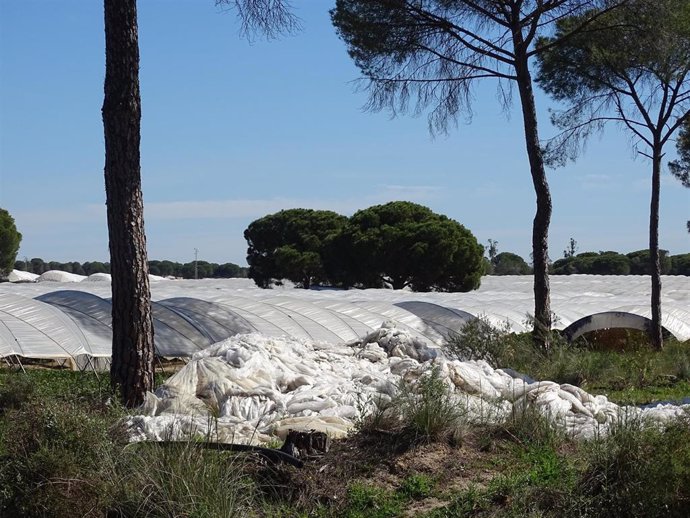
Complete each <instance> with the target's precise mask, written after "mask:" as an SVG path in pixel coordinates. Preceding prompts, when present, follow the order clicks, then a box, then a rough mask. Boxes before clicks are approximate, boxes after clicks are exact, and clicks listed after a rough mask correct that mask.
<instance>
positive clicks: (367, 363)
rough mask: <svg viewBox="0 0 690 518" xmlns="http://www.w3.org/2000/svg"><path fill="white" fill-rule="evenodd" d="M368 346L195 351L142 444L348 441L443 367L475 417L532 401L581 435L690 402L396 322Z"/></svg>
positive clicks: (160, 402)
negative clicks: (624, 394) (496, 359)
mask: <svg viewBox="0 0 690 518" xmlns="http://www.w3.org/2000/svg"><path fill="white" fill-rule="evenodd" d="M360 342H361V343H363V344H364V345H363V347H361V348H360V347H353V346H352V345H347V344H341V345H335V344H328V343H319V342H314V341H309V340H299V339H294V338H275V337H273V338H272V337H267V336H263V335H259V334H249V335H237V336H235V337H233V338H230V339H228V340H225V341H223V342H220V343H217V344H214V345H213V346H211V347H209V348H208V349H205V350H204V351H201V352H199V353H197V354H195V355H194V356H193V357H192V360H191V361H190V362H189V363H188V364H187V365H186V366H185V367H184V368H183V369H182V370H181V371H179V372H178V373H177V374H175V375H174V376H172V377H171V378H170V379H169V380H168V381H167V382H166V384H165V385H163V386H162V387H160V388H159V389H158V390H157V391H156V392H155V394H153V393H149V394H148V395H147V398H146V402H145V404H144V406H143V407H142V409H141V414H140V415H137V416H133V417H130V418H129V419H128V420H127V426H128V429H129V433H130V436H131V438H132V440H135V441H136V440H171V439H190V438H193V437H196V436H203V437H211V438H212V440H218V441H221V442H236V443H237V442H239V443H254V444H260V443H266V442H269V441H271V440H273V439H275V438H276V437H279V438H281V439H284V437H285V435H286V433H287V431H288V430H289V429H293V430H305V431H308V430H319V431H323V432H326V433H328V434H329V435H331V436H333V437H342V436H343V435H344V434H346V433H347V432H348V431H349V430H350V429H351V428H352V427H353V426H354V422H355V421H356V420H357V419H358V418H361V417H362V415H363V413H367V412H372V411H374V409H375V408H376V407H379V408H381V407H382V406H385V405H387V404H389V403H391V401H393V400H394V399H393V398H395V396H396V393H397V392H398V390H399V387H400V384H401V382H402V381H403V380H404V381H405V382H407V383H411V384H414V383H416V382H417V381H418V380H419V379H420V378H421V377H422V376H424V375H426V374H428V373H429V372H430V371H431V370H432V368H433V367H435V368H436V369H438V373H439V375H440V376H441V378H442V379H443V380H444V381H445V383H446V385H447V387H448V390H449V391H450V392H451V393H452V395H453V397H454V398H455V399H456V400H457V403H458V405H461V406H463V407H464V408H466V409H467V416H468V419H469V420H470V421H483V422H496V421H501V420H504V419H506V418H508V417H509V416H510V415H511V412H513V411H517V412H519V411H522V410H523V409H524V408H525V407H526V406H528V405H529V406H532V407H534V408H536V409H537V410H538V411H539V412H540V413H542V414H543V415H544V416H546V417H548V418H549V419H551V420H553V422H554V423H555V424H556V425H558V426H562V427H563V428H564V429H565V430H566V431H567V433H569V434H571V435H572V436H574V437H580V438H589V437H593V436H594V435H595V434H605V433H606V432H607V430H608V428H609V427H610V426H611V425H614V424H616V423H617V422H618V421H619V419H621V418H630V417H640V418H651V419H656V420H662V421H663V420H666V419H670V418H672V417H675V416H678V415H680V414H681V413H682V412H683V411H684V410H685V409H687V410H690V405H684V406H682V405H678V406H675V405H660V406H657V407H654V408H647V409H640V408H637V407H620V406H618V405H616V404H614V403H611V402H610V401H608V399H607V398H606V397H605V396H594V395H591V394H588V393H586V392H585V391H583V390H582V389H580V388H578V387H575V386H572V385H559V384H557V383H553V382H549V381H543V382H536V381H534V380H531V379H529V378H528V377H526V376H523V375H520V374H518V373H516V372H513V371H511V370H509V369H506V370H502V369H497V370H495V369H493V368H492V367H491V366H490V365H489V364H487V363H486V362H483V361H473V362H460V361H450V360H448V359H446V358H444V357H443V355H442V354H440V353H439V351H438V350H436V349H434V348H429V347H427V345H426V344H425V343H424V342H421V341H419V340H417V339H415V337H413V336H412V335H411V334H409V333H408V332H407V331H405V330H400V329H397V328H396V327H395V326H394V325H393V324H391V323H386V324H385V325H384V327H383V328H381V329H379V330H376V331H374V332H373V333H371V334H370V335H368V336H367V337H364V338H363V339H362V340H361V341H360Z"/></svg>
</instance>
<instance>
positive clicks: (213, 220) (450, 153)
mask: <svg viewBox="0 0 690 518" xmlns="http://www.w3.org/2000/svg"><path fill="white" fill-rule="evenodd" d="M293 4H294V7H295V10H296V13H297V15H298V16H299V17H300V18H301V19H302V25H303V31H302V32H300V33H299V34H296V35H295V36H291V37H287V38H282V39H280V40H276V41H271V42H267V41H255V42H253V43H252V44H250V43H249V42H247V41H246V40H245V39H243V38H242V37H241V36H240V34H239V25H238V22H237V20H236V18H235V16H234V14H233V13H227V12H226V13H223V12H220V11H219V9H218V8H216V7H215V6H214V1H213V0H140V1H139V31H140V49H141V72H140V74H141V75H140V79H141V91H142V111H143V119H142V148H141V150H142V179H143V190H144V202H145V221H146V232H147V239H148V248H149V258H150V259H171V260H177V261H181V262H187V261H190V260H192V259H193V257H194V248H198V249H199V258H200V259H205V260H209V261H214V262H228V261H230V262H235V263H238V264H245V254H246V242H245V241H244V238H243V236H242V232H243V231H244V229H245V228H246V227H247V225H248V224H249V223H250V222H251V221H253V220H254V219H256V218H258V217H261V216H263V215H265V214H269V213H272V212H276V211H278V210H280V209H285V208H292V207H308V208H318V209H330V210H335V211H337V212H340V213H342V214H346V215H350V214H352V213H353V212H355V211H356V210H358V209H362V208H365V207H368V206H371V205H374V204H378V203H385V202H388V201H392V200H410V201H414V202H418V203H422V204H424V205H427V206H429V207H431V208H432V209H433V210H434V211H436V212H439V213H443V214H446V215H448V216H449V217H452V218H454V219H456V220H457V221H459V222H461V223H462V224H463V225H465V226H466V227H467V228H469V229H470V230H471V231H472V232H473V233H474V234H475V236H476V237H477V239H478V240H479V241H480V242H481V243H482V244H486V242H487V240H488V239H489V238H491V239H495V240H497V241H498V243H499V245H498V247H499V251H512V252H515V253H518V254H520V255H522V256H523V257H525V258H529V253H530V251H531V224H532V218H533V216H534V210H535V201H534V192H533V189H532V184H531V178H530V176H529V169H528V164H527V157H526V153H525V150H524V142H523V135H522V128H521V117H520V113H519V111H518V110H517V107H516V106H514V109H513V111H512V112H511V113H510V114H508V116H506V115H505V114H503V113H502V112H501V108H500V106H499V104H498V102H497V100H496V84H495V83H494V82H492V81H485V82H483V83H478V84H477V88H476V90H475V103H474V116H473V119H472V122H471V124H466V123H465V121H464V120H462V121H460V124H459V125H458V128H457V129H454V130H451V132H450V133H449V135H448V136H438V137H436V138H432V137H431V136H430V135H429V133H428V131H427V123H426V118H425V117H424V116H422V117H418V118H414V117H409V116H404V117H398V118H395V119H391V118H390V117H389V116H388V115H387V114H385V113H366V112H363V111H362V106H363V104H364V103H365V101H366V97H365V95H364V94H362V93H355V91H354V87H353V84H352V81H353V80H355V79H356V78H357V77H358V76H359V74H358V70H357V69H356V68H355V66H354V65H353V64H352V62H351V60H350V58H349V57H348V56H347V53H346V50H345V45H344V44H343V43H342V42H341V41H340V40H339V39H338V38H337V36H336V35H335V31H334V29H333V28H332V26H331V24H330V20H329V17H328V9H329V8H331V7H332V4H333V2H332V1H330V0H329V1H326V0H294V2H293ZM104 56H105V54H104V36H103V13H102V2H100V1H98V0H51V1H49V0H44V1H32V0H0V207H3V208H5V209H7V210H9V211H10V213H11V214H12V215H13V216H14V218H15V220H16V223H17V226H18V228H19V230H20V231H21V232H22V234H23V235H24V239H23V241H22V246H21V249H20V251H19V257H20V258H23V257H24V256H27V257H29V258H32V257H42V258H44V259H46V260H57V261H67V260H75V261H81V262H83V261H92V260H101V261H104V260H108V240H107V227H106V220H105V192H104V183H103V161H104V156H103V155H104V150H103V128H102V122H101V114H100V108H101V104H102V96H103V77H104V66H105V65H104V61H105V57H104ZM537 102H538V106H539V110H540V113H539V116H540V124H541V126H540V130H541V131H542V136H543V137H547V136H548V135H549V134H552V132H553V130H552V129H551V127H550V124H549V122H548V112H547V109H548V107H549V106H552V104H551V102H550V100H549V99H548V98H547V97H546V96H544V95H542V94H541V93H538V99H537ZM668 152H669V157H670V156H672V154H673V149H672V146H669V149H668ZM649 170H650V164H649V162H648V161H647V160H646V159H644V158H642V157H640V158H635V154H634V153H633V151H632V149H631V146H630V141H629V139H628V137H627V135H625V134H623V133H622V132H621V130H619V129H617V128H616V127H611V128H610V129H609V130H607V132H606V133H605V134H604V136H603V137H602V138H594V139H593V140H592V141H591V142H590V143H589V145H588V146H587V150H586V152H585V154H584V155H583V156H582V157H581V158H580V159H579V160H578V161H577V162H576V163H574V164H569V165H568V166H567V167H565V168H561V169H557V170H554V171H550V172H549V173H548V174H549V181H550V184H551V190H552V196H553V205H554V212H553V219H552V224H551V230H550V243H549V244H550V247H551V248H550V255H551V257H552V258H554V259H557V258H559V257H561V256H562V253H563V252H562V251H563V249H564V248H565V247H566V245H567V243H568V239H569V238H570V237H571V236H572V237H574V238H575V239H576V240H577V242H578V245H579V249H580V251H590V250H595V251H597V250H618V251H622V252H628V251H632V250H637V249H641V248H646V247H647V242H648V220H649V217H648V211H649V193H650V187H649V184H650V173H649ZM688 218H690V190H688V189H684V188H683V187H682V186H681V185H680V184H679V183H678V182H676V181H675V180H673V179H672V178H671V177H670V175H668V173H667V172H665V173H664V178H663V181H662V197H661V223H660V244H661V247H662V248H665V249H668V250H670V252H671V253H673V254H677V253H686V252H688V250H690V235H688V233H687V231H686V230H685V222H686V220H687V219H688Z"/></svg>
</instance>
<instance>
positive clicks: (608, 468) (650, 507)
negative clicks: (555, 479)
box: [577, 415, 690, 517]
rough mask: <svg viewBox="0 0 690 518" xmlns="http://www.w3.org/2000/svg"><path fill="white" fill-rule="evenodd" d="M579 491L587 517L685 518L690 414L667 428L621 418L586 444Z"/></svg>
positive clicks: (689, 490)
mask: <svg viewBox="0 0 690 518" xmlns="http://www.w3.org/2000/svg"><path fill="white" fill-rule="evenodd" d="M585 460H586V463H587V467H586V469H585V470H584V472H583V474H582V477H581V480H580V482H579V485H578V488H577V491H578V493H580V494H581V495H582V497H583V498H582V500H586V501H588V506H587V509H586V510H585V509H581V510H582V511H585V514H587V515H588V516H594V517H598V516H601V517H605V516H630V517H636V516H639V517H655V516H666V517H676V516H677V517H681V516H682V517H685V516H687V511H688V509H690V416H689V415H686V416H684V417H682V418H681V419H679V420H677V421H676V422H673V423H671V424H670V425H669V426H668V427H666V428H665V429H659V428H658V427H651V426H646V425H645V423H643V422H641V421H640V420H638V419H634V418H628V419H622V420H621V421H620V422H619V423H618V424H617V426H615V427H614V428H613V429H612V430H611V433H610V434H609V435H608V436H607V437H604V438H600V439H599V440H596V441H592V442H590V443H589V444H588V445H587V446H586V450H585Z"/></svg>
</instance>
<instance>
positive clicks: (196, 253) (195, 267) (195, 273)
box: [194, 248, 199, 279]
mask: <svg viewBox="0 0 690 518" xmlns="http://www.w3.org/2000/svg"><path fill="white" fill-rule="evenodd" d="M198 258H199V249H198V248H195V249H194V278H195V279H198V278H199V270H198V269H197V266H196V261H197V259H198Z"/></svg>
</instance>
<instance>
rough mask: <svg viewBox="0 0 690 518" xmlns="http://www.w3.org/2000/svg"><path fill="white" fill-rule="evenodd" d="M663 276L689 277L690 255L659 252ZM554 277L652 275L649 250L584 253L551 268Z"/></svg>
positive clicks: (559, 262) (558, 262)
mask: <svg viewBox="0 0 690 518" xmlns="http://www.w3.org/2000/svg"><path fill="white" fill-rule="evenodd" d="M659 260H660V264H661V273H662V275H690V254H678V255H672V256H669V255H668V251H667V250H659ZM551 269H552V273H553V274H554V275H570V274H574V273H586V274H591V275H651V273H652V266H651V262H650V258H649V250H637V251H636V252H630V253H629V254H620V253H618V252H612V251H605V252H583V253H581V254H577V255H573V256H570V257H564V258H563V259H559V260H558V261H555V262H554V263H553V264H552V265H551Z"/></svg>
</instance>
